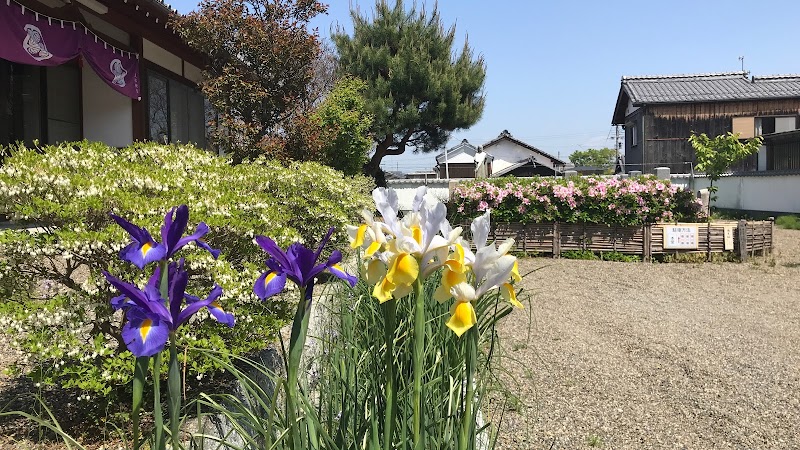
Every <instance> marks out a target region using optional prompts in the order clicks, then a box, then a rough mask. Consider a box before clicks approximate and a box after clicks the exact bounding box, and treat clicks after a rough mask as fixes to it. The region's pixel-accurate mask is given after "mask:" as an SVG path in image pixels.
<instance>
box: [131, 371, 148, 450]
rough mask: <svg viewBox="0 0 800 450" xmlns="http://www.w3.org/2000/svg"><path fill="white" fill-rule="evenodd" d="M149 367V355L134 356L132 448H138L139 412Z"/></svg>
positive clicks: (135, 449)
mask: <svg viewBox="0 0 800 450" xmlns="http://www.w3.org/2000/svg"><path fill="white" fill-rule="evenodd" d="M149 368H150V357H149V356H142V357H139V358H136V362H135V363H134V366H133V402H132V403H133V405H132V408H131V409H132V411H131V425H133V450H139V446H140V445H141V442H139V412H140V411H141V410H142V400H143V398H142V397H143V396H144V385H145V382H146V381H147V372H148V370H149Z"/></svg>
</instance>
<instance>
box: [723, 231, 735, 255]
mask: <svg viewBox="0 0 800 450" xmlns="http://www.w3.org/2000/svg"><path fill="white" fill-rule="evenodd" d="M734 228H736V226H734V225H730V226H726V227H725V228H724V230H725V233H724V237H725V250H733V230H734Z"/></svg>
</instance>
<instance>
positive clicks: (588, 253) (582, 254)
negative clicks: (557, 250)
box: [561, 250, 600, 260]
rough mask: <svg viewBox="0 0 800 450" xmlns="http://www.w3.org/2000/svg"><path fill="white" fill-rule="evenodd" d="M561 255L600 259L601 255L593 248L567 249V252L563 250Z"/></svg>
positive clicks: (572, 257) (574, 257)
mask: <svg viewBox="0 0 800 450" xmlns="http://www.w3.org/2000/svg"><path fill="white" fill-rule="evenodd" d="M561 257H562V258H566V259H585V260H597V259H600V257H599V256H597V255H595V254H594V252H593V251H591V250H567V251H565V252H561Z"/></svg>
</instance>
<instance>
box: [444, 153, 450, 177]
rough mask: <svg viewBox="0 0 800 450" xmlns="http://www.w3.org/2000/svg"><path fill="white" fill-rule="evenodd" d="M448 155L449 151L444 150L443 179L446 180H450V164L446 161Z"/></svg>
mask: <svg viewBox="0 0 800 450" xmlns="http://www.w3.org/2000/svg"><path fill="white" fill-rule="evenodd" d="M448 153H450V149H447V148H446V149H444V177H445V178H447V179H448V180H449V179H450V162H449V161H448V159H447V154H448Z"/></svg>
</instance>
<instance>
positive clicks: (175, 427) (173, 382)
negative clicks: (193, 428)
mask: <svg viewBox="0 0 800 450" xmlns="http://www.w3.org/2000/svg"><path fill="white" fill-rule="evenodd" d="M169 342H170V345H169V372H168V373H167V389H168V392H169V430H170V434H171V436H172V448H173V449H178V448H180V443H181V440H180V412H181V371H180V367H179V366H178V344H177V343H176V342H175V332H174V331H173V332H172V333H170V337H169Z"/></svg>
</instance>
